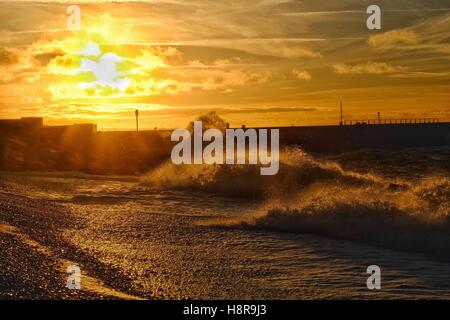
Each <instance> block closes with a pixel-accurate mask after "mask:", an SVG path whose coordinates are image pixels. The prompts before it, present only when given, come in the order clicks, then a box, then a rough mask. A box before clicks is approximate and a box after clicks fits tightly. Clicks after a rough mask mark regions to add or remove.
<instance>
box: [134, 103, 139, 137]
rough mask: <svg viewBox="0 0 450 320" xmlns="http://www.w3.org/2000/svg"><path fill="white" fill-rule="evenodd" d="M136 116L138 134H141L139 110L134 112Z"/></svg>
mask: <svg viewBox="0 0 450 320" xmlns="http://www.w3.org/2000/svg"><path fill="white" fill-rule="evenodd" d="M134 115H135V116H136V132H139V110H138V109H136V110H134Z"/></svg>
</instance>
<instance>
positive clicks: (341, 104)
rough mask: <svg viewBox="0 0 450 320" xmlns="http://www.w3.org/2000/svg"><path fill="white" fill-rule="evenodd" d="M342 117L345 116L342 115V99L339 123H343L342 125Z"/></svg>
mask: <svg viewBox="0 0 450 320" xmlns="http://www.w3.org/2000/svg"><path fill="white" fill-rule="evenodd" d="M342 118H343V116H342V101H341V121H340V122H339V125H341V126H342V124H343V123H342Z"/></svg>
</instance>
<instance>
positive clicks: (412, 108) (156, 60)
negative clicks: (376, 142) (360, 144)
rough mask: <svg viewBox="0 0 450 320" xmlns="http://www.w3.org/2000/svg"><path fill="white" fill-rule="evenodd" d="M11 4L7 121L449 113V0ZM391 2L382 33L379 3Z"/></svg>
mask: <svg viewBox="0 0 450 320" xmlns="http://www.w3.org/2000/svg"><path fill="white" fill-rule="evenodd" d="M71 4H73V3H71V2H70V1H40V2H39V1H0V118H18V117H25V116H41V117H44V121H45V123H46V124H48V125H59V124H73V123H86V122H94V123H97V124H98V127H99V129H100V130H117V129H132V128H134V110H135V109H139V110H140V127H141V128H144V129H153V128H155V127H157V128H181V127H186V126H187V124H188V123H189V122H190V121H192V120H193V119H195V118H196V117H198V116H199V115H201V114H205V113H207V112H210V111H216V112H217V113H218V114H219V116H221V117H222V118H224V119H225V120H226V121H228V122H229V123H230V124H231V125H232V126H240V125H242V124H245V125H247V126H290V125H319V124H320V125H323V124H337V123H338V122H339V104H340V101H343V105H344V118H345V119H347V120H350V119H375V118H376V116H377V112H380V113H381V117H382V118H390V119H394V118H422V117H433V118H434V117H437V118H440V119H441V121H450V0H445V1H443V0H385V1H381V0H380V1H377V2H376V3H374V2H373V1H372V0H369V1H364V0H360V1H355V0H341V1H328V0H326V1H325V0H324V1H321V0H303V1H297V0H246V1H238V0H220V1H214V0H188V1H182V0H162V1H157V0H153V1H140V2H135V1H129V2H124V1H114V2H111V1H78V2H76V4H77V5H78V7H79V8H80V10H81V16H80V17H81V19H80V21H81V27H80V29H74V30H70V29H68V26H67V19H68V18H69V17H70V14H68V13H67V7H68V6H69V5H71ZM371 4H377V5H378V6H379V7H380V8H381V30H369V29H368V28H367V26H366V20H367V18H368V17H369V14H367V13H366V9H367V7H368V6H369V5H371Z"/></svg>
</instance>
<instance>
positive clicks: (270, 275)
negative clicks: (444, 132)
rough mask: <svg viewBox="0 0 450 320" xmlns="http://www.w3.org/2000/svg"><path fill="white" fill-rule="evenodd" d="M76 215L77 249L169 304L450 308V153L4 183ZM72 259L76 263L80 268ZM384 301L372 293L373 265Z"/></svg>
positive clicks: (25, 177)
mask: <svg viewBox="0 0 450 320" xmlns="http://www.w3.org/2000/svg"><path fill="white" fill-rule="evenodd" d="M1 177H2V179H3V180H4V181H9V182H11V183H15V184H17V185H20V186H21V188H20V190H21V191H20V193H21V195H26V196H27V197H30V198H34V199H45V200H50V201H54V202H56V203H58V204H59V205H62V206H64V207H66V208H67V209H68V211H69V212H70V214H71V219H73V222H74V223H73V228H70V227H69V228H67V229H64V230H61V233H62V236H63V237H64V239H65V240H66V241H68V242H70V243H71V244H73V245H75V246H77V247H78V248H79V249H81V250H82V251H83V252H85V253H86V254H89V255H91V256H92V257H93V258H95V259H97V260H98V261H101V262H103V263H106V264H108V265H111V266H113V267H115V268H118V269H119V270H121V271H122V272H123V273H124V274H126V275H127V276H129V277H130V278H131V279H132V281H133V286H134V288H135V289H136V288H137V289H136V290H138V291H139V292H141V293H142V296H151V297H155V298H157V299H433V298H437V299H449V298H450V148H442V147H436V148H431V147H430V148H415V149H404V150H400V151H399V150H396V151H388V150H360V151H354V152H349V153H343V154H339V155H327V156H323V155H322V156H320V155H313V154H308V153H306V152H303V151H302V150H301V149H298V148H289V149H284V150H283V151H282V154H281V163H280V170H279V173H278V174H277V175H275V176H261V175H260V172H259V168H258V167H257V166H248V165H247V166H245V165H242V166H237V165H234V166H231V165H218V166H214V165H209V166H208V165H184V166H183V165H182V166H176V165H173V164H171V163H169V162H168V163H164V164H162V165H161V166H159V167H158V168H155V169H153V170H150V171H149V172H147V173H145V174H143V175H140V176H114V175H110V176H96V175H88V174H81V173H75V172H64V173H63V172H48V173H37V172H35V173H5V172H3V173H1ZM71 260H73V261H76V260H77V257H72V259H71ZM374 265H375V266H378V267H379V268H380V280H381V288H380V289H369V288H368V285H367V281H368V278H369V277H370V276H371V274H369V273H367V269H368V267H369V266H374Z"/></svg>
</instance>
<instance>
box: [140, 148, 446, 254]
mask: <svg viewBox="0 0 450 320" xmlns="http://www.w3.org/2000/svg"><path fill="white" fill-rule="evenodd" d="M280 160H281V163H280V171H279V173H278V174H277V175H275V176H261V175H260V174H259V168H258V167H257V166H227V165H217V166H200V165H198V166H174V165H172V164H165V165H164V166H162V167H160V168H159V169H158V170H156V171H153V172H152V173H150V174H149V175H148V176H146V177H145V178H143V180H142V183H143V184H146V185H151V186H153V187H156V188H163V189H181V190H190V191H192V190H195V191H202V192H210V193H211V192H212V193H216V194H219V195H226V196H234V197H245V198H257V199H262V200H263V201H262V206H261V207H262V208H261V210H260V211H259V212H258V213H256V214H255V213H251V214H245V213H244V214H242V215H240V216H238V217H233V218H225V219H224V218H217V219H212V220H208V221H202V222H201V223H200V224H201V225H206V226H210V227H221V228H243V229H259V230H271V231H275V232H289V233H309V234H315V235H320V236H326V237H332V238H338V239H345V240H352V241H361V242H367V243H370V244H373V245H377V246H382V247H388V248H392V249H402V250H411V251H416V252H423V253H427V254H433V255H438V256H439V257H445V258H446V259H450V178H449V177H448V176H446V175H445V174H442V173H441V174H438V175H436V176H433V175H425V176H423V177H421V179H414V180H411V179H409V180H407V179H402V178H387V177H385V176H382V175H377V174H370V173H357V172H353V171H350V170H344V169H342V167H341V166H340V165H338V164H337V163H336V162H333V161H326V160H318V159H316V158H314V157H312V156H311V155H308V154H306V153H304V152H302V151H301V150H299V149H288V150H284V151H283V152H282V154H281V159H280Z"/></svg>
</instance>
